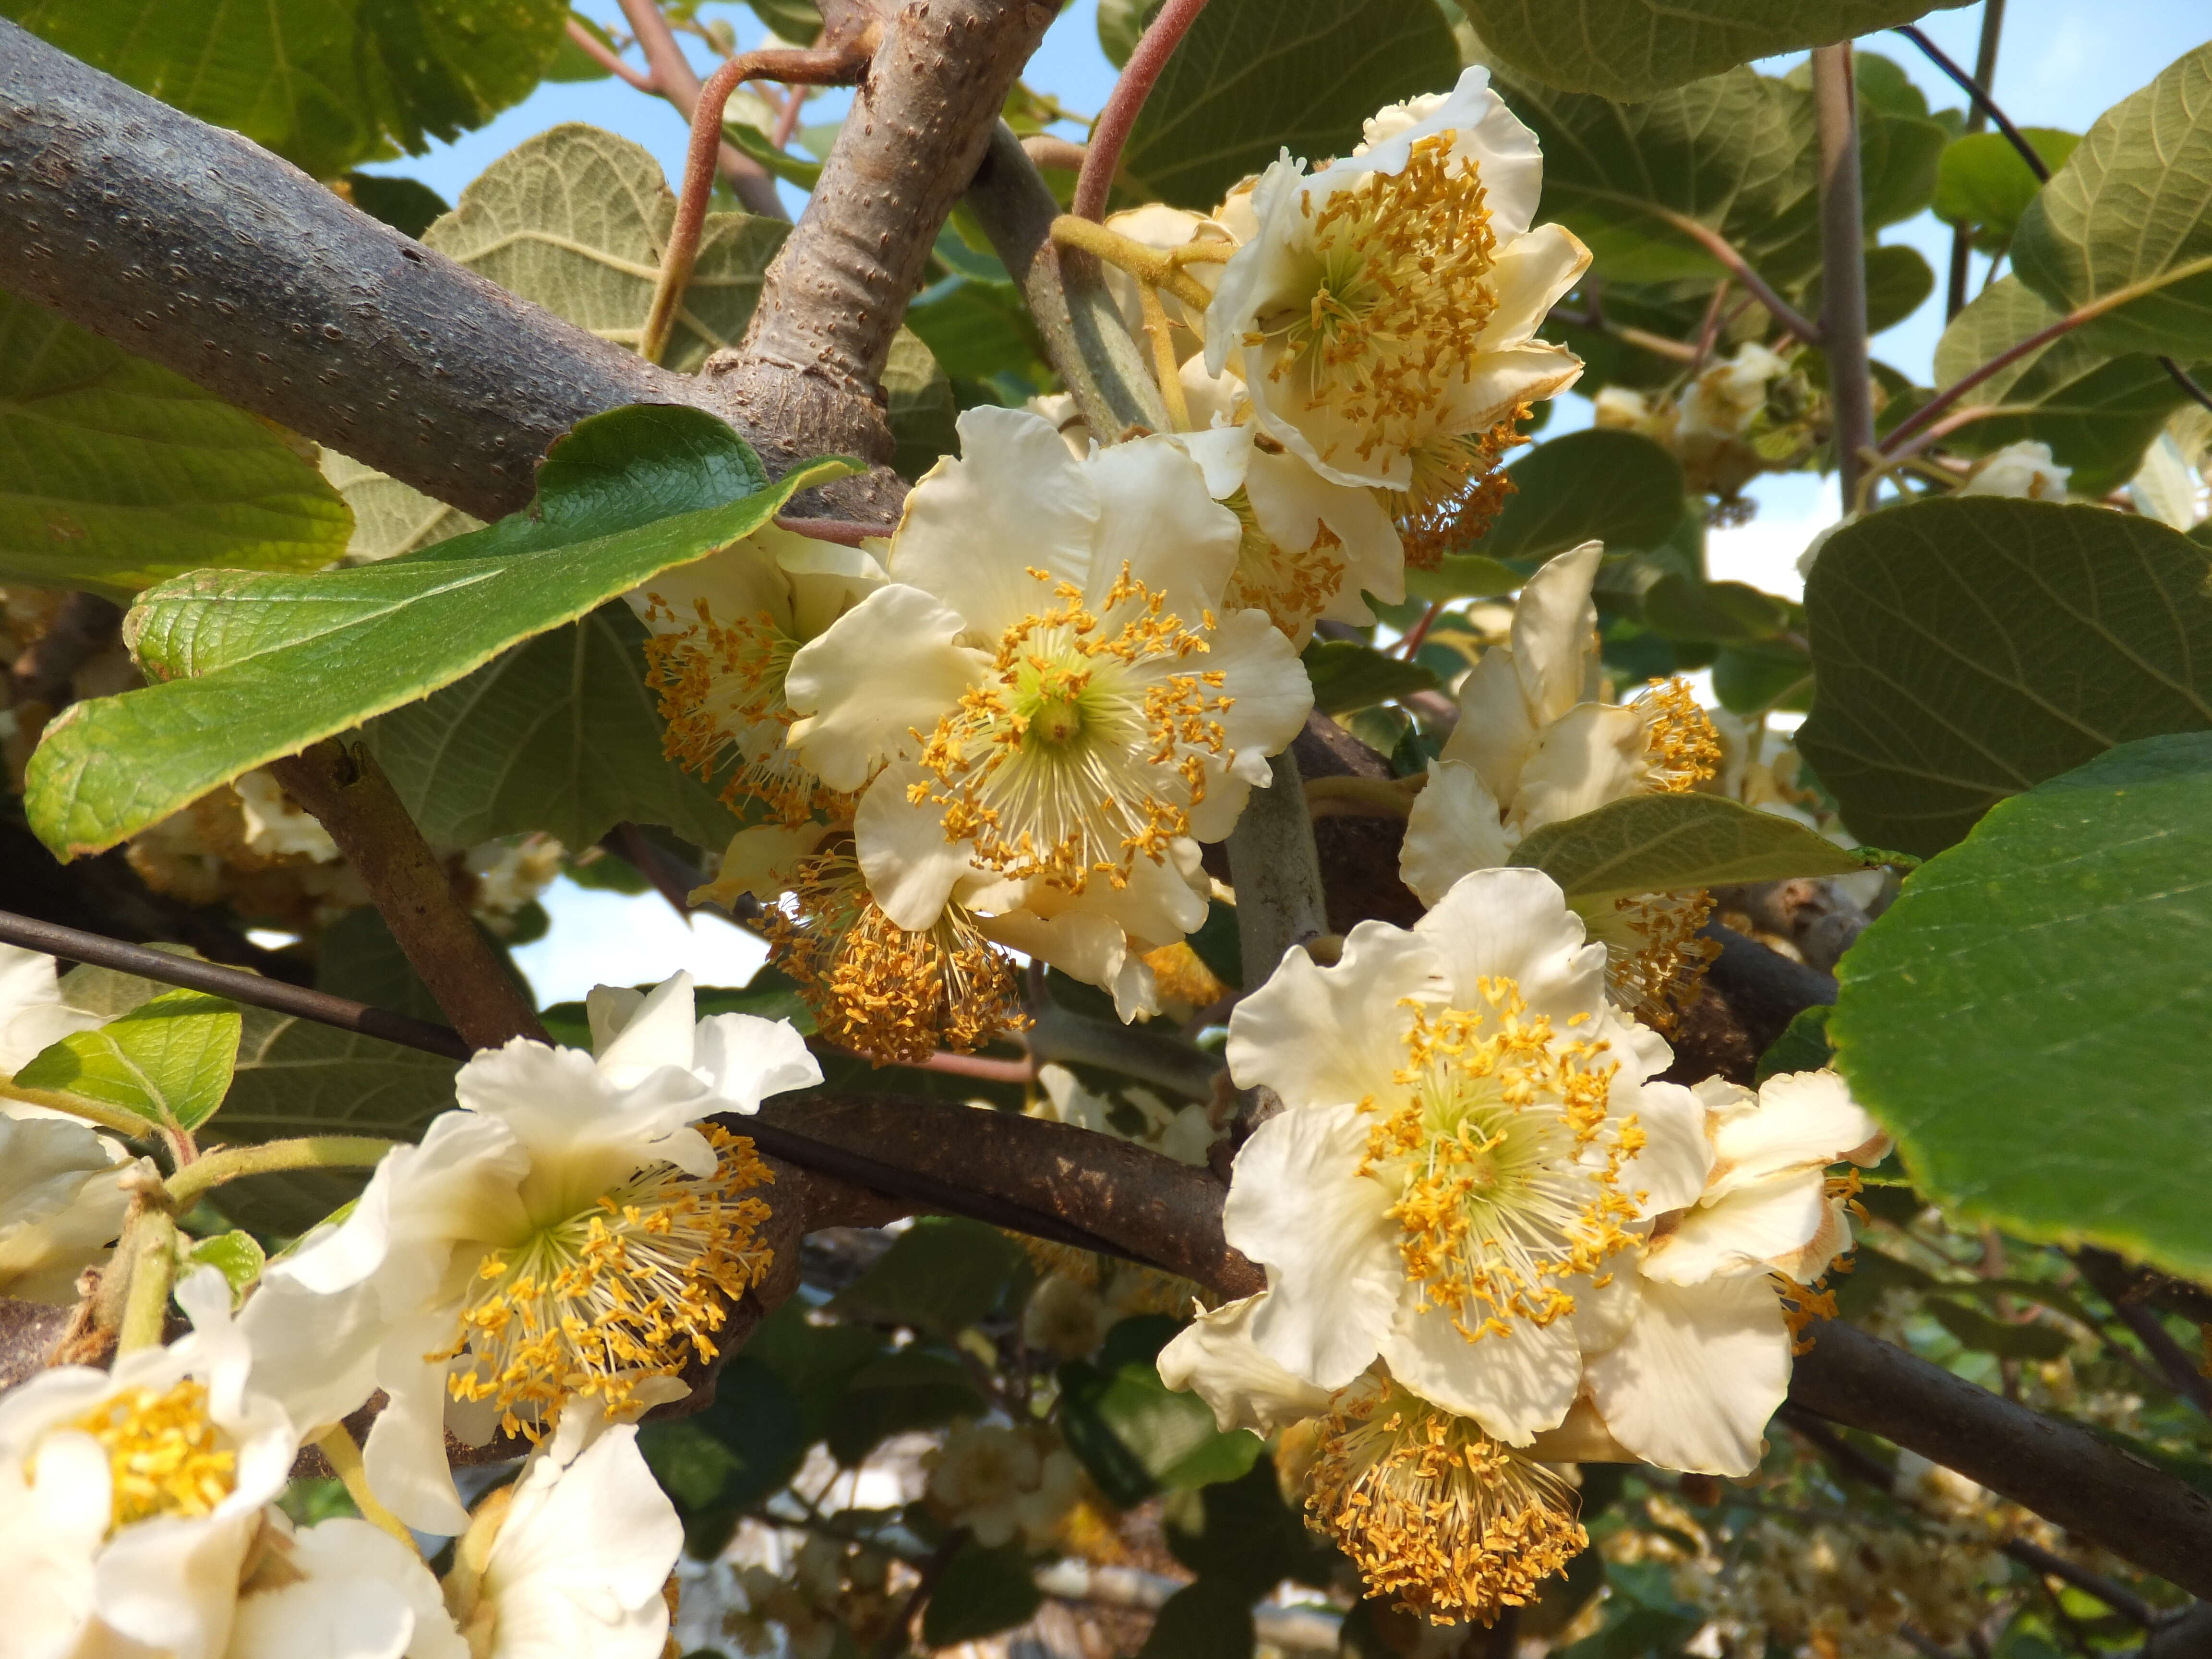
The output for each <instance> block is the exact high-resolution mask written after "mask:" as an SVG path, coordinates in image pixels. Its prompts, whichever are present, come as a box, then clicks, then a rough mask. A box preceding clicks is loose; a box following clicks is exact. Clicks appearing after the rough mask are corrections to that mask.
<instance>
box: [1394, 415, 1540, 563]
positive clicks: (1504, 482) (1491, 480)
mask: <svg viewBox="0 0 2212 1659" xmlns="http://www.w3.org/2000/svg"><path fill="white" fill-rule="evenodd" d="M1527 413H1528V405H1527V404H1522V405H1521V407H1520V408H1518V409H1516V410H1514V411H1513V413H1512V415H1511V416H1510V417H1509V418H1507V419H1505V420H1503V421H1500V422H1498V424H1497V425H1496V426H1493V427H1492V428H1490V430H1489V431H1487V432H1469V433H1466V434H1464V435H1460V436H1456V437H1443V438H1432V439H1431V440H1430V441H1427V442H1426V443H1424V444H1422V445H1420V446H1419V447H1417V448H1415V449H1414V450H1413V482H1412V483H1409V484H1407V487H1406V488H1405V489H1399V490H1393V491H1392V492H1391V495H1390V513H1391V517H1392V519H1393V520H1394V521H1395V523H1396V525H1397V526H1398V538H1399V540H1400V542H1401V543H1402V544H1403V545H1404V547H1405V550H1406V562H1407V564H1408V565H1411V566H1412V567H1413V568H1415V569H1417V570H1433V569H1435V568H1437V563H1438V562H1439V561H1441V560H1442V559H1443V556H1444V555H1445V554H1447V553H1464V552H1466V551H1467V550H1468V546H1469V545H1470V544H1473V543H1474V542H1477V541H1480V539H1481V538H1482V537H1483V535H1484V533H1485V532H1487V531H1488V530H1489V528H1490V526H1491V522H1492V520H1494V519H1496V518H1497V517H1498V511H1499V509H1500V508H1502V507H1504V505H1505V498H1506V497H1507V496H1508V495H1511V494H1512V493H1513V480H1512V479H1510V478H1509V477H1506V476H1505V474H1504V471H1501V470H1500V469H1499V466H1498V462H1499V461H1500V460H1501V459H1503V458H1504V454H1505V452H1506V451H1507V450H1509V449H1511V448H1513V447H1516V446H1517V445H1520V444H1525V443H1527V442H1528V440H1527V439H1526V438H1524V437H1522V436H1521V435H1520V434H1519V433H1518V432H1516V430H1515V429H1514V428H1515V426H1516V423H1517V422H1519V421H1520V419H1521V417H1522V416H1524V415H1526V414H1527Z"/></svg>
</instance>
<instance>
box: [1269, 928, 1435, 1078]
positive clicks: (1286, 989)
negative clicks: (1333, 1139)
mask: <svg viewBox="0 0 2212 1659" xmlns="http://www.w3.org/2000/svg"><path fill="white" fill-rule="evenodd" d="M1445 987H1446V981H1445V980H1444V978H1443V963H1442V962H1441V961H1440V960H1439V958H1438V956H1437V951H1436V950H1435V948H1434V946H1433V945H1432V943H1431V941H1430V940H1428V939H1424V938H1422V937H1419V936H1417V935H1415V934H1413V933H1407V932H1406V931H1405V930H1404V929H1402V928H1398V927H1391V926H1389V924H1388V923H1386V922H1380V921H1363V922H1361V923H1360V924H1359V925H1358V927H1354V928H1353V929H1352V932H1351V933H1348V934H1347V935H1346V937H1345V941H1344V949H1343V951H1342V954H1341V955H1340V956H1339V957H1338V958H1337V961H1336V963H1335V965H1334V966H1333V967H1328V968H1322V967H1318V966H1316V964H1315V963H1314V960H1313V958H1312V957H1310V956H1308V955H1307V954H1306V952H1305V951H1304V949H1303V948H1302V947H1300V948H1293V949H1291V951H1288V952H1286V953H1285V955H1284V957H1283V960H1282V963H1281V964H1280V965H1279V967H1277V969H1275V971H1274V973H1273V975H1270V976H1269V977H1268V980H1267V983H1266V984H1264V985H1262V986H1261V987H1260V988H1259V989H1258V990H1256V991H1255V992H1253V993H1252V994H1251V995H1249V996H1248V997H1246V998H1245V999H1244V1000H1243V1001H1242V1002H1239V1003H1238V1004H1237V1008H1236V1011H1235V1012H1233V1013H1231V1015H1230V1017H1229V1044H1228V1051H1227V1052H1228V1059H1229V1071H1230V1075H1231V1076H1232V1077H1234V1078H1235V1079H1237V1084H1238V1085H1240V1086H1241V1087H1243V1088H1247V1089H1249V1088H1251V1087H1253V1086H1254V1085H1262V1084H1263V1085H1266V1086H1267V1087H1268V1088H1270V1089H1273V1091H1275V1093H1276V1094H1277V1095H1278V1096H1279V1097H1281V1099H1282V1103H1283V1104H1284V1105H1285V1106H1287V1107H1289V1108H1290V1109H1291V1110H1292V1111H1293V1112H1297V1111H1301V1110H1304V1109H1309V1108H1316V1107H1334V1106H1341V1105H1346V1104H1354V1103H1358V1101H1360V1100H1362V1099H1364V1098H1365V1097H1368V1096H1370V1095H1376V1094H1380V1093H1382V1092H1383V1091H1385V1090H1387V1089H1389V1087H1390V1086H1391V1082H1390V1079H1391V1076H1392V1074H1393V1073H1395V1072H1396V1071H1397V1070H1398V1068H1399V1067H1400V1066H1403V1065H1404V1064H1405V1063H1406V1048H1405V1036H1406V1032H1407V1029H1408V1028H1409V1027H1410V1026H1411V1024H1412V1023H1413V1019H1412V1015H1411V1014H1410V1013H1409V1012H1407V1010H1406V1009H1405V1008H1403V1007H1401V1006H1399V1005H1400V1004H1401V1002H1402V1001H1403V1000H1405V999H1407V998H1409V997H1418V998H1419V999H1421V1000H1423V1001H1425V1002H1429V1003H1441V1002H1442V1001H1443V1000H1444V993H1445Z"/></svg>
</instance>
